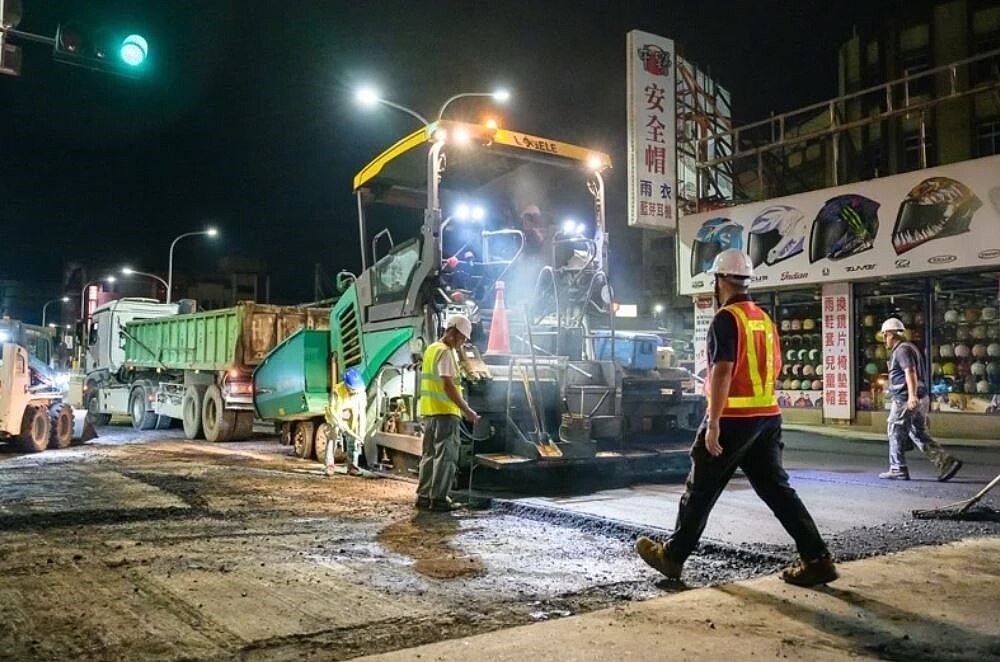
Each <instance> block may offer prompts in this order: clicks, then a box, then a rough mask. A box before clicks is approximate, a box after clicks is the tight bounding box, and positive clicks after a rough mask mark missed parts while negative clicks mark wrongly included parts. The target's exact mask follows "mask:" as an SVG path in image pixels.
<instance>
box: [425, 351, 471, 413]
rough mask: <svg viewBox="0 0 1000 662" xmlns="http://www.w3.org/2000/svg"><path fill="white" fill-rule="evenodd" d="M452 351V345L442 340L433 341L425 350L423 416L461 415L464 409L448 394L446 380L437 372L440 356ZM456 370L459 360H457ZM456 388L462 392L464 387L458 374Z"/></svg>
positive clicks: (455, 379)
mask: <svg viewBox="0 0 1000 662" xmlns="http://www.w3.org/2000/svg"><path fill="white" fill-rule="evenodd" d="M450 351H452V350H451V348H450V347H448V346H447V345H445V344H444V343H443V342H441V341H440V340H439V341H437V342H434V343H431V344H430V345H429V346H428V347H427V351H425V352H424V362H423V364H422V365H421V368H420V406H419V413H420V415H421V416H461V415H462V410H461V409H459V408H458V405H456V404H455V403H454V402H452V401H451V398H449V397H448V394H447V393H445V391H444V380H442V379H441V376H440V375H439V374H437V363H438V358H440V356H441V352H450ZM455 368H456V371H457V369H458V361H457V360H456V361H455ZM454 381H455V388H457V389H458V392H459V393H460V394H461V392H462V387H461V386H459V378H458V375H457V374H456V376H455V378H454Z"/></svg>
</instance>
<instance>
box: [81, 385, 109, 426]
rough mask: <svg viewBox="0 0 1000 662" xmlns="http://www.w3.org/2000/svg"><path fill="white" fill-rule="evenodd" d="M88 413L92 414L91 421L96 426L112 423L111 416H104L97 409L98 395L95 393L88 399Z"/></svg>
mask: <svg viewBox="0 0 1000 662" xmlns="http://www.w3.org/2000/svg"><path fill="white" fill-rule="evenodd" d="M87 412H89V413H90V421H91V422H92V423H93V424H94V425H100V426H103V425H107V424H108V423H110V422H111V414H102V413H101V412H100V411H98V409H97V394H96V393H93V394H91V395H89V396H88V397H87Z"/></svg>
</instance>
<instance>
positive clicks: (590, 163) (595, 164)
mask: <svg viewBox="0 0 1000 662" xmlns="http://www.w3.org/2000/svg"><path fill="white" fill-rule="evenodd" d="M602 165H604V164H603V162H602V161H601V158H600V157H599V156H591V157H590V158H588V159H587V167H588V168H590V169H591V170H600V169H601V166H602Z"/></svg>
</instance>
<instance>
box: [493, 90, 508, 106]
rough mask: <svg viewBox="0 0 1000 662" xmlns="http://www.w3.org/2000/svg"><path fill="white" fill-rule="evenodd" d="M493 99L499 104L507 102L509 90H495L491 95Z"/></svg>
mask: <svg viewBox="0 0 1000 662" xmlns="http://www.w3.org/2000/svg"><path fill="white" fill-rule="evenodd" d="M493 99H494V100H496V101H499V102H500V103H504V102H505V101H508V100H509V99H510V90H496V91H495V92H494V93H493Z"/></svg>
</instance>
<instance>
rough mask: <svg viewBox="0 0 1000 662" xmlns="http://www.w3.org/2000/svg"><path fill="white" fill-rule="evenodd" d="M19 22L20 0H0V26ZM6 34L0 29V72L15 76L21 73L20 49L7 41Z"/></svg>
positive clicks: (9, 26)
mask: <svg viewBox="0 0 1000 662" xmlns="http://www.w3.org/2000/svg"><path fill="white" fill-rule="evenodd" d="M20 22H21V0H0V27H2V28H16V27H17V25H18V23H20ZM6 36H7V34H6V32H5V31H4V30H0V74H7V75H8V76H17V75H20V73H21V49H20V47H18V46H15V45H14V44H9V43H7V40H6V38H5V37H6Z"/></svg>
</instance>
